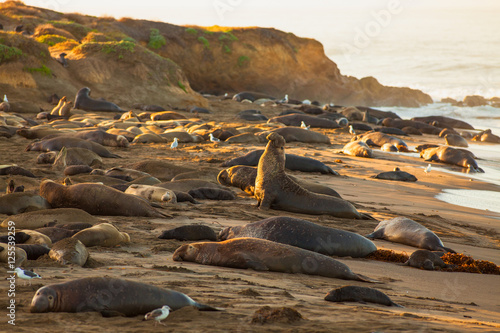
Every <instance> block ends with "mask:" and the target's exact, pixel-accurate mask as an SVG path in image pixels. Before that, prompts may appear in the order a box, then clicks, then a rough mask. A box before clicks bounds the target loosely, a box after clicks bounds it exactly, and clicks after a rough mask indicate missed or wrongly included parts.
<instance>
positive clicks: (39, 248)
mask: <svg viewBox="0 0 500 333" xmlns="http://www.w3.org/2000/svg"><path fill="white" fill-rule="evenodd" d="M16 247H19V248H21V249H23V250H24V252H26V258H27V259H28V260H37V259H38V258H40V257H41V256H43V255H46V254H49V252H50V248H49V247H48V246H47V245H44V244H17V243H16Z"/></svg>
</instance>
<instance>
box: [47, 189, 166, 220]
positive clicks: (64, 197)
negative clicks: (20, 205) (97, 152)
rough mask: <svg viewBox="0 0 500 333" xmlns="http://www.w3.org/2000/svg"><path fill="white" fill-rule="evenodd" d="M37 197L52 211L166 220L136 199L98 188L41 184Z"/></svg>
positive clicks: (113, 190) (118, 192) (114, 190)
mask: <svg viewBox="0 0 500 333" xmlns="http://www.w3.org/2000/svg"><path fill="white" fill-rule="evenodd" d="M40 195H41V196H42V197H44V198H45V199H46V200H47V201H48V202H49V204H50V205H51V206H52V207H54V208H79V209H83V210H84V211H86V212H87V213H89V214H92V215H110V216H147V217H160V218H164V217H167V215H166V214H163V213H161V212H159V211H157V210H156V209H154V208H153V207H151V205H149V204H148V203H147V202H146V201H144V200H142V199H140V198H136V197H135V196H132V195H128V194H125V193H123V192H121V191H118V190H116V189H114V188H111V187H109V186H105V185H100V184H93V183H81V184H76V185H70V186H64V185H61V184H57V183H55V182H53V181H51V180H44V181H43V182H42V183H41V184H40Z"/></svg>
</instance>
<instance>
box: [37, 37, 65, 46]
mask: <svg viewBox="0 0 500 333" xmlns="http://www.w3.org/2000/svg"><path fill="white" fill-rule="evenodd" d="M36 40H37V41H39V42H40V43H44V44H47V45H48V46H54V45H56V44H58V43H62V42H66V41H67V40H68V39H67V38H66V37H63V36H59V35H43V36H40V37H37V38H36Z"/></svg>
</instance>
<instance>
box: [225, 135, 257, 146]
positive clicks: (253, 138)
mask: <svg viewBox="0 0 500 333" xmlns="http://www.w3.org/2000/svg"><path fill="white" fill-rule="evenodd" d="M225 142H226V143H229V144H233V143H261V140H260V138H259V136H257V135H255V134H254V133H250V132H246V133H241V134H237V135H233V136H231V137H229V138H228V139H227V140H226V141H225Z"/></svg>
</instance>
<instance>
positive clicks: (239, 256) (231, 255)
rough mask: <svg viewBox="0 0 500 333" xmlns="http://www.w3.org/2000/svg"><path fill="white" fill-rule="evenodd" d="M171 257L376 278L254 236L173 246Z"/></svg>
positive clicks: (302, 250)
mask: <svg viewBox="0 0 500 333" xmlns="http://www.w3.org/2000/svg"><path fill="white" fill-rule="evenodd" d="M173 259H174V261H191V262H196V263H198V264H203V265H213V266H222V267H231V268H251V269H254V270H256V271H271V272H283V273H303V274H309V275H319V276H325V277H331V278H337V279H344V280H356V281H364V282H377V281H376V280H373V279H370V278H368V277H365V276H362V275H359V274H355V273H353V272H352V271H351V270H350V269H349V267H348V266H347V265H345V264H343V263H341V262H339V261H337V260H335V259H333V258H330V257H328V256H325V255H323V254H319V253H316V252H312V251H308V250H304V249H301V248H298V247H294V246H290V245H286V244H280V243H276V242H271V241H268V240H265V239H258V238H233V239H230V240H227V241H223V242H201V243H192V244H185V245H182V246H181V247H179V248H178V249H177V250H175V252H174V255H173Z"/></svg>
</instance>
